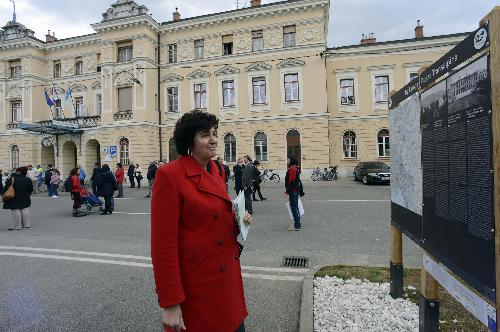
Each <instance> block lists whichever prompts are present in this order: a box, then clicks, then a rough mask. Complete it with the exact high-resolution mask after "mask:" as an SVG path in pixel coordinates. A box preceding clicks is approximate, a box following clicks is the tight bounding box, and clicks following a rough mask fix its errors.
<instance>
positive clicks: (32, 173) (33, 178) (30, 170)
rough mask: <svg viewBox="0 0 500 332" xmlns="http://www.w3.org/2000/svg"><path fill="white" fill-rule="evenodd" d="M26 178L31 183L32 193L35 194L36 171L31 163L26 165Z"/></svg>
mask: <svg viewBox="0 0 500 332" xmlns="http://www.w3.org/2000/svg"><path fill="white" fill-rule="evenodd" d="M27 176H28V178H29V179H30V180H31V182H32V183H33V194H36V193H37V192H38V191H37V187H38V186H37V184H38V172H37V170H36V168H34V167H33V165H28V174H27Z"/></svg>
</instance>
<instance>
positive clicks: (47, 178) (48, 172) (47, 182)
mask: <svg viewBox="0 0 500 332" xmlns="http://www.w3.org/2000/svg"><path fill="white" fill-rule="evenodd" d="M52 168H53V166H52V164H48V165H47V169H46V170H45V176H44V179H43V181H44V182H45V185H46V186H47V192H48V196H49V197H52V188H51V184H50V179H51V178H52Z"/></svg>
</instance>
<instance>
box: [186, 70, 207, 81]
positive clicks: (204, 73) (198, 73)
mask: <svg viewBox="0 0 500 332" xmlns="http://www.w3.org/2000/svg"><path fill="white" fill-rule="evenodd" d="M210 76H212V74H210V73H209V72H208V71H205V70H202V69H196V70H195V71H192V72H191V73H189V75H188V76H187V78H188V79H190V80H194V79H197V78H206V77H210Z"/></svg>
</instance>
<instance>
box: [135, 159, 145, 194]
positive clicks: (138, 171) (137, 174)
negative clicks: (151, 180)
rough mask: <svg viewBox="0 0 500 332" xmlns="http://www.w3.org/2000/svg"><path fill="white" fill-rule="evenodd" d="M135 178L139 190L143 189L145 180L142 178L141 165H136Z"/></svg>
mask: <svg viewBox="0 0 500 332" xmlns="http://www.w3.org/2000/svg"><path fill="white" fill-rule="evenodd" d="M134 177H135V180H136V181H137V188H138V189H141V180H142V179H143V176H142V169H141V166H139V164H135V168H134Z"/></svg>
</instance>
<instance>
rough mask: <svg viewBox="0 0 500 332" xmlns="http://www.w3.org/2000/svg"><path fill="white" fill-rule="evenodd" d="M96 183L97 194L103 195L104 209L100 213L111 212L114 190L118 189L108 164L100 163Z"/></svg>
mask: <svg viewBox="0 0 500 332" xmlns="http://www.w3.org/2000/svg"><path fill="white" fill-rule="evenodd" d="M98 183H99V186H98V189H97V191H98V192H99V196H102V197H104V210H103V211H102V212H101V215H106V214H112V213H113V209H114V207H113V206H112V205H113V202H112V199H113V194H114V192H115V191H116V190H118V183H117V180H116V178H115V175H114V174H113V173H112V172H111V169H110V168H109V165H107V164H104V165H102V169H101V172H100V173H99V180H98Z"/></svg>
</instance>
